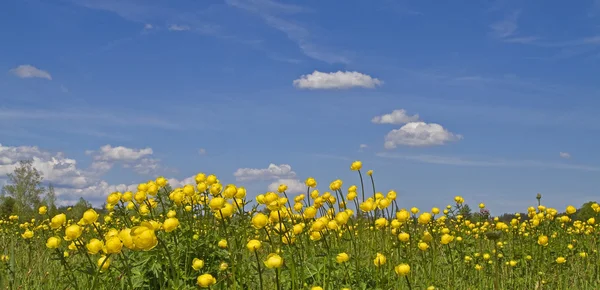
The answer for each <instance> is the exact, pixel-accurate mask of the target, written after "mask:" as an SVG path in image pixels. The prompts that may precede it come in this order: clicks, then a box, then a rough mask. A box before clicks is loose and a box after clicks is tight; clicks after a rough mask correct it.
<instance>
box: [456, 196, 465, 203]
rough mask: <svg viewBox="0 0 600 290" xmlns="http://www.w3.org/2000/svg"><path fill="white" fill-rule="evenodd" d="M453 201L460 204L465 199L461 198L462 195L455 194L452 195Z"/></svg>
mask: <svg viewBox="0 0 600 290" xmlns="http://www.w3.org/2000/svg"><path fill="white" fill-rule="evenodd" d="M454 201H455V202H456V203H457V204H462V203H464V202H465V199H464V198H462V196H460V195H457V196H455V197H454Z"/></svg>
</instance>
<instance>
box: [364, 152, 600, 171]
mask: <svg viewBox="0 0 600 290" xmlns="http://www.w3.org/2000/svg"><path fill="white" fill-rule="evenodd" d="M376 155H377V156H378V157H383V158H392V159H404V160H412V161H417V162H422V163H430V164H440V165H455V166H475V167H534V168H548V169H564V170H582V171H600V167H595V166H588V165H577V164H566V163H555V162H544V161H536V160H507V159H487V160H485V159H479V160H476V159H469V158H464V157H458V156H440V155H405V154H397V153H387V152H382V153H377V154H376Z"/></svg>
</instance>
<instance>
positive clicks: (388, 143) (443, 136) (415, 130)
mask: <svg viewBox="0 0 600 290" xmlns="http://www.w3.org/2000/svg"><path fill="white" fill-rule="evenodd" d="M459 139H462V136H461V135H456V134H453V133H451V132H450V131H448V130H446V129H444V127H442V126H441V125H439V124H435V123H425V122H410V123H408V124H406V125H404V126H402V127H401V128H400V129H395V130H392V131H390V132H389V133H388V134H387V135H386V136H385V144H384V146H385V148H386V149H393V148H396V147H397V146H398V145H406V146H415V147H422V146H433V145H443V144H445V143H447V142H449V141H456V140H459Z"/></svg>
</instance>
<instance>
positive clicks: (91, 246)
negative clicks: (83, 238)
mask: <svg viewBox="0 0 600 290" xmlns="http://www.w3.org/2000/svg"><path fill="white" fill-rule="evenodd" d="M85 247H86V248H87V250H88V253H90V254H92V255H93V254H97V253H98V252H100V250H102V248H103V247H104V243H102V241H101V240H98V239H91V240H90V241H89V242H88V243H87V245H86V246H85Z"/></svg>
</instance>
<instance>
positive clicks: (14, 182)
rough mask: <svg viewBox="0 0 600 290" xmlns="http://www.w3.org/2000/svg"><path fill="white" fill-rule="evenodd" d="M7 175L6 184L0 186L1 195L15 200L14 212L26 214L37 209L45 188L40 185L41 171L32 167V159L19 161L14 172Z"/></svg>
mask: <svg viewBox="0 0 600 290" xmlns="http://www.w3.org/2000/svg"><path fill="white" fill-rule="evenodd" d="M7 176H8V184H7V185H5V186H4V187H3V188H2V196H9V197H12V198H13V199H14V200H15V203H14V207H13V209H14V213H15V214H28V213H31V212H33V211H34V210H35V209H37V208H38V207H39V205H40V204H41V200H40V198H41V196H42V194H44V192H45V188H44V187H42V180H43V177H42V173H41V172H40V171H38V170H37V169H36V168H34V167H33V161H32V160H22V161H20V162H19V165H18V166H17V167H16V168H15V170H14V172H13V173H9V174H8V175H7Z"/></svg>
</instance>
